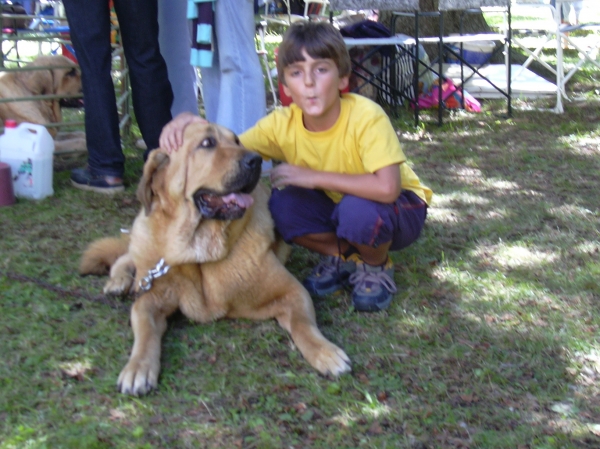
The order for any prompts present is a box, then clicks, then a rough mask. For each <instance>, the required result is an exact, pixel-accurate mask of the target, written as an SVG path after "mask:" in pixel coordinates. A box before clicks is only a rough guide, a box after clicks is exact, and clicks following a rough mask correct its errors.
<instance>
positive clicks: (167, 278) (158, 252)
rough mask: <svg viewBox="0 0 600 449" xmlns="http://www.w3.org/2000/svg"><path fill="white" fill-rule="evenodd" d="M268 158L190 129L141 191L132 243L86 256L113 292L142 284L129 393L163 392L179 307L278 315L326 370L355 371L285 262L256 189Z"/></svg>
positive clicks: (102, 246) (150, 170)
mask: <svg viewBox="0 0 600 449" xmlns="http://www.w3.org/2000/svg"><path fill="white" fill-rule="evenodd" d="M261 161H262V160H261V158H260V156H258V155H257V154H256V153H253V152H251V151H248V150H246V149H244V148H243V147H242V146H241V145H240V143H239V140H238V138H237V136H235V135H234V134H233V133H232V132H231V131H229V130H227V129H225V128H222V127H219V126H217V125H213V124H205V123H194V124H191V125H189V126H188V127H187V128H186V130H185V134H184V143H183V145H182V147H181V148H179V149H178V150H177V151H176V152H173V153H172V154H168V153H167V152H166V151H165V150H162V149H157V150H154V151H152V152H151V153H150V157H149V159H148V161H147V162H146V165H145V166H144V174H143V177H142V180H141V182H140V184H139V187H138V198H139V199H140V201H141V203H142V205H143V209H142V210H141V211H140V213H139V214H138V216H137V218H136V219H135V221H134V223H133V227H132V229H131V233H130V236H129V239H103V240H99V241H97V242H94V243H92V244H91V245H90V247H89V248H88V249H87V250H86V252H85V253H84V255H83V258H82V261H81V266H80V272H81V273H82V274H100V273H102V272H106V271H107V268H108V267H109V266H111V268H110V276H111V277H110V280H109V281H108V283H107V284H106V286H105V292H107V293H115V294H122V293H126V292H128V291H129V290H130V289H132V286H133V289H134V290H136V291H137V293H138V297H137V299H136V300H135V303H134V305H133V308H132V310H131V325H132V328H133V333H134V337H135V342H134V345H133V350H132V353H131V357H130V359H129V362H128V363H127V365H126V366H125V368H123V371H121V374H120V376H119V381H118V385H119V390H120V391H121V392H122V393H127V394H133V395H139V394H144V393H147V392H148V391H150V390H151V389H152V388H154V387H156V385H157V379H158V374H159V370H160V351H161V337H162V335H163V333H164V332H165V330H166V328H167V317H168V316H169V315H171V314H172V313H173V312H175V311H176V310H177V309H180V310H181V311H182V312H183V313H184V314H185V315H186V316H187V317H189V318H190V319H192V320H195V321H199V322H201V323H205V322H209V321H212V320H216V319H220V318H249V319H255V320H266V319H269V318H275V319H277V321H278V322H279V324H280V325H281V326H282V327H283V328H284V329H286V330H287V331H288V332H289V333H290V334H291V337H292V339H293V341H294V343H295V344H296V346H297V347H298V349H299V350H300V352H301V353H302V355H303V356H304V357H305V358H306V360H308V362H309V363H310V364H311V365H312V366H313V367H314V368H316V369H317V370H318V371H319V372H320V373H322V374H324V375H333V376H337V375H339V374H341V373H343V372H345V371H349V370H350V364H349V363H350V362H349V359H348V357H347V355H346V354H345V353H344V351H342V350H341V349H340V348H338V347H337V346H336V345H334V344H333V343H331V342H330V341H328V340H327V339H326V338H325V337H324V336H323V335H322V334H321V332H320V331H319V329H318V328H317V325H316V322H315V312H314V308H313V304H312V301H311V298H310V296H309V294H308V292H307V291H306V290H305V288H304V287H303V286H302V284H301V283H300V282H299V281H298V280H297V279H296V278H295V277H294V276H293V275H292V274H291V273H289V272H288V271H287V270H286V268H285V267H284V265H283V258H284V257H285V256H286V255H287V252H288V251H287V246H285V244H284V243H283V242H280V241H277V240H276V238H275V234H274V226H273V221H272V218H271V215H270V214H269V210H268V208H267V201H268V192H267V191H266V189H265V188H263V187H262V186H258V187H257V184H258V181H259V178H260V171H261ZM160 261H163V263H162V264H161V263H160Z"/></svg>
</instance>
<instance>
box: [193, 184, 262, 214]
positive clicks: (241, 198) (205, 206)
mask: <svg viewBox="0 0 600 449" xmlns="http://www.w3.org/2000/svg"><path fill="white" fill-rule="evenodd" d="M194 203H195V204H196V207H197V208H198V210H199V211H200V213H201V214H202V216H204V217H205V218H210V219H213V220H237V219H238V218H242V217H243V216H244V212H246V209H248V208H249V207H250V206H252V203H254V198H252V196H251V195H250V194H248V193H228V194H227V195H219V194H216V193H214V192H209V191H206V190H199V191H197V192H196V193H195V194H194Z"/></svg>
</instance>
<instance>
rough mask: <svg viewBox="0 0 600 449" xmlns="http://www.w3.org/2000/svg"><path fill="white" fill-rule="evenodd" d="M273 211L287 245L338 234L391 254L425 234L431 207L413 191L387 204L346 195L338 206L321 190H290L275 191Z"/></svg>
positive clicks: (272, 200) (276, 223)
mask: <svg viewBox="0 0 600 449" xmlns="http://www.w3.org/2000/svg"><path fill="white" fill-rule="evenodd" d="M269 209H270V210H271V215H272V216H273V220H274V221H275V228H276V229H277V231H278V232H279V234H281V236H282V237H283V239H284V240H285V241H286V242H287V243H292V240H293V239H294V238H296V237H301V236H304V235H307V234H321V233H330V232H332V233H335V234H336V235H337V236H338V238H340V239H344V240H347V241H348V242H350V243H357V244H359V245H367V246H370V247H372V248H377V247H378V246H379V245H381V244H383V243H387V242H389V241H391V242H392V244H391V246H390V250H399V249H402V248H406V247H407V246H408V245H410V244H411V243H413V242H414V241H415V240H416V239H417V238H418V237H419V234H420V233H421V230H422V229H423V225H424V224H425V218H426V217H427V204H426V203H425V201H423V200H422V199H421V198H419V197H418V196H417V195H416V194H415V193H414V192H412V191H410V190H403V191H402V193H401V194H400V196H399V197H398V199H397V200H396V201H395V202H394V203H390V204H384V203H379V202H377V201H371V200H367V199H364V198H359V197H357V196H353V195H345V196H344V197H343V198H342V200H341V201H340V202H339V203H338V204H336V203H334V202H333V201H332V200H331V198H329V197H328V196H327V195H325V193H324V192H323V191H321V190H312V189H303V188H300V187H293V186H288V187H286V188H285V189H282V190H276V189H274V190H273V192H272V193H271V199H270V200H269Z"/></svg>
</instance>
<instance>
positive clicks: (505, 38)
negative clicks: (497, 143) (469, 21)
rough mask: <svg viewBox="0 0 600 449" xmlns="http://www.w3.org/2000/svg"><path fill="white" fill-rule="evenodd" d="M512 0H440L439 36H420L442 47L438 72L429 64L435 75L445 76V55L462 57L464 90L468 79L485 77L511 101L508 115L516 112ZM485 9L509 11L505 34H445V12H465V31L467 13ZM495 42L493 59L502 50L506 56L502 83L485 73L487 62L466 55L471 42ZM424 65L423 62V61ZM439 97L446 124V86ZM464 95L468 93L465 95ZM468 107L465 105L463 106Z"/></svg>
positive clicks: (461, 86) (461, 76) (439, 112)
mask: <svg viewBox="0 0 600 449" xmlns="http://www.w3.org/2000/svg"><path fill="white" fill-rule="evenodd" d="M510 3H511V0H439V2H438V13H439V33H438V36H433V37H419V36H418V35H417V40H418V42H419V43H421V42H423V43H436V44H438V46H439V59H438V64H437V71H436V70H435V68H433V67H428V68H427V69H428V70H432V71H433V72H434V73H435V74H437V75H438V76H439V77H440V80H441V79H443V77H444V76H445V73H444V65H443V59H444V56H445V55H452V57H453V58H454V59H456V60H458V62H459V65H460V85H459V86H458V87H459V88H460V89H463V88H464V85H465V83H466V82H467V81H469V80H470V79H472V78H474V77H478V79H481V80H483V81H484V82H485V83H487V84H489V85H490V86H491V87H492V88H493V89H494V90H495V91H496V92H498V93H499V94H500V95H501V96H502V97H504V98H506V100H507V115H508V116H509V117H510V116H511V115H512V102H511V99H512V94H511V70H512V68H511V41H512V38H511V32H512V29H511V11H510ZM482 8H500V9H501V10H502V11H503V12H505V13H506V16H507V21H506V30H505V32H504V33H480V34H472V35H468V34H463V33H462V32H461V33H460V34H459V35H451V36H445V35H444V14H445V13H446V12H448V11H462V16H461V30H462V20H463V18H464V16H465V14H469V13H481V12H482ZM482 41H483V42H495V43H498V44H500V45H499V46H498V45H497V46H496V47H495V49H494V50H493V52H492V53H491V55H490V56H489V59H491V58H493V57H494V56H495V55H496V54H498V53H499V52H500V51H502V50H503V51H504V56H505V58H504V59H505V69H506V70H505V75H506V77H505V80H504V81H503V82H502V83H499V82H498V81H496V80H492V79H491V78H490V76H488V75H486V73H484V70H483V67H484V66H485V64H484V65H477V64H472V63H470V62H469V61H467V60H466V58H465V57H464V51H463V48H464V47H463V46H464V44H465V43H468V42H482ZM420 64H422V63H420ZM465 67H466V68H467V72H469V73H468V74H465ZM438 91H439V97H438V108H439V111H438V124H439V125H441V124H442V120H443V116H442V113H443V105H444V102H443V98H442V89H441V88H440V89H439V90H438ZM463 97H464V96H463ZM463 106H464V105H463Z"/></svg>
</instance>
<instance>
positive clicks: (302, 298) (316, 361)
mask: <svg viewBox="0 0 600 449" xmlns="http://www.w3.org/2000/svg"><path fill="white" fill-rule="evenodd" d="M281 303H282V304H286V303H288V304H289V306H287V307H284V308H283V313H280V314H279V315H278V316H277V321H278V322H279V324H280V325H281V327H283V328H284V329H286V330H287V331H288V332H289V333H290V334H291V336H292V340H294V343H295V344H296V346H297V347H298V349H299V350H300V352H301V353H302V355H303V356H304V358H305V359H306V360H307V361H308V362H309V363H310V364H311V365H312V366H313V367H314V368H315V369H317V371H319V372H320V373H321V374H323V375H332V376H339V375H340V374H342V373H345V372H347V371H350V370H351V367H350V359H349V358H348V356H347V355H346V353H345V352H344V351H343V350H342V349H341V348H339V347H338V346H336V345H334V344H333V343H331V342H330V341H329V340H327V339H326V338H325V337H324V336H323V334H322V333H321V331H320V330H319V328H318V327H317V323H316V319H315V311H314V308H313V304H312V300H311V298H310V296H309V294H308V292H307V291H306V290H305V289H304V287H302V286H300V285H298V288H297V289H296V290H295V291H291V292H290V293H288V295H287V297H286V298H284V299H283V300H282V301H281Z"/></svg>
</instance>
